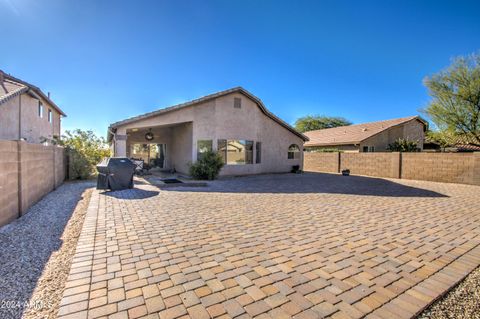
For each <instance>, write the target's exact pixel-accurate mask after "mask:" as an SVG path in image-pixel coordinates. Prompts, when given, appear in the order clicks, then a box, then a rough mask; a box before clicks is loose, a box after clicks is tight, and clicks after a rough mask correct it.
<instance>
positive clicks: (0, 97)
mask: <svg viewBox="0 0 480 319" xmlns="http://www.w3.org/2000/svg"><path fill="white" fill-rule="evenodd" d="M3 86H4V87H5V88H4V87H3ZM3 86H1V85H0V104H2V103H5V102H7V101H8V100H10V99H11V98H14V97H15V96H17V95H19V94H22V93H25V92H26V91H28V87H27V86H25V85H22V84H20V83H16V82H13V81H9V80H4V82H3ZM5 89H7V90H6V91H5Z"/></svg>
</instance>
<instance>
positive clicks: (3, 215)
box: [0, 140, 19, 226]
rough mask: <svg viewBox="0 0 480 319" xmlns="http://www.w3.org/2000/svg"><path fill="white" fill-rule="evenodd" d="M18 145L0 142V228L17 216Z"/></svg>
mask: <svg viewBox="0 0 480 319" xmlns="http://www.w3.org/2000/svg"><path fill="white" fill-rule="evenodd" d="M18 193H19V188H18V143H17V142H16V141H2V140H0V226H1V225H5V224H8V223H9V222H11V221H12V220H14V219H15V218H17V217H18V214H19V205H18V204H19V200H18V199H19V197H18Z"/></svg>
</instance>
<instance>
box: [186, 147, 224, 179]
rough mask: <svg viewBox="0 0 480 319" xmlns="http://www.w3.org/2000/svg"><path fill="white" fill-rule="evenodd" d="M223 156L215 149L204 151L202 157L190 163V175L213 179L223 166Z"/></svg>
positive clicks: (197, 177) (196, 177)
mask: <svg viewBox="0 0 480 319" xmlns="http://www.w3.org/2000/svg"><path fill="white" fill-rule="evenodd" d="M223 165H224V164H223V158H222V157H221V156H220V155H218V154H217V153H215V152H213V151H208V152H205V153H202V157H201V158H199V159H198V160H197V162H195V163H194V164H192V165H190V175H191V176H192V177H193V178H195V179H207V180H213V179H215V178H217V176H218V174H219V173H220V170H221V169H222V167H223Z"/></svg>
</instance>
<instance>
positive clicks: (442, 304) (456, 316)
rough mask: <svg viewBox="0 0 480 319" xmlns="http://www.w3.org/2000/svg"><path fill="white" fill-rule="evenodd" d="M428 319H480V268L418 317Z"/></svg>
mask: <svg viewBox="0 0 480 319" xmlns="http://www.w3.org/2000/svg"><path fill="white" fill-rule="evenodd" d="M426 318H433V319H480V267H478V268H477V269H475V270H474V271H472V272H471V273H470V274H469V275H468V276H467V277H465V279H464V280H463V281H461V282H460V283H459V284H458V285H457V286H456V287H455V288H453V289H452V290H451V291H450V292H448V293H447V294H446V295H445V296H444V297H442V298H441V299H439V300H437V301H436V302H434V303H433V304H432V305H431V306H430V307H428V308H427V309H425V310H424V311H423V312H422V313H421V314H420V315H419V316H418V317H417V319H426Z"/></svg>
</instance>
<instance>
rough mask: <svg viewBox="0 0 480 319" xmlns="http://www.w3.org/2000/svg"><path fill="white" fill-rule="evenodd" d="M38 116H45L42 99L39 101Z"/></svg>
mask: <svg viewBox="0 0 480 319" xmlns="http://www.w3.org/2000/svg"><path fill="white" fill-rule="evenodd" d="M38 117H40V118H42V117H43V104H42V102H40V101H38Z"/></svg>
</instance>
